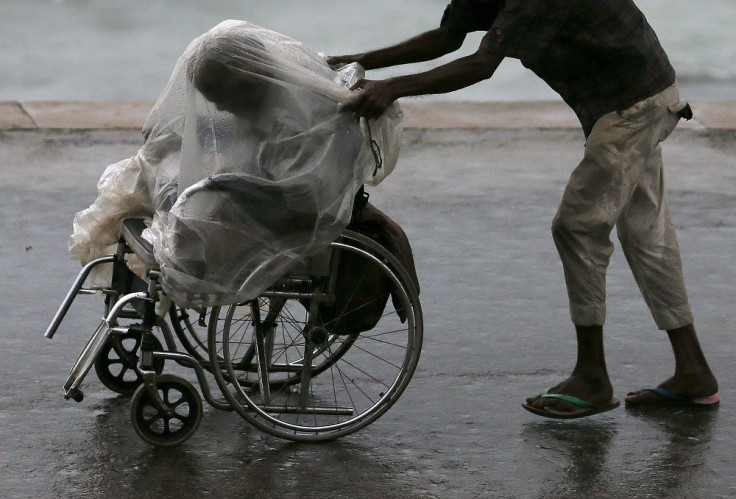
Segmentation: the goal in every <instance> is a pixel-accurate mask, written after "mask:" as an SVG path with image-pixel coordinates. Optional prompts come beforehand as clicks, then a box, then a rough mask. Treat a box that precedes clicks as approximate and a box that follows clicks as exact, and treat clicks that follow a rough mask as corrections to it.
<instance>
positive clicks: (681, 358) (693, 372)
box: [626, 324, 718, 405]
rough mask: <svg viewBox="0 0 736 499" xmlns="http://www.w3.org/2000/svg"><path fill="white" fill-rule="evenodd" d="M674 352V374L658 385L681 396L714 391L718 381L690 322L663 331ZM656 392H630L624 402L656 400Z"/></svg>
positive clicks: (703, 394)
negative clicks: (686, 324)
mask: <svg viewBox="0 0 736 499" xmlns="http://www.w3.org/2000/svg"><path fill="white" fill-rule="evenodd" d="M667 335H668V336H669V338H670V343H671V344H672V351H673V353H674V354H675V374H674V375H673V376H672V377H671V378H668V379H666V380H665V381H664V382H662V383H661V384H660V385H659V387H660V388H663V389H665V390H667V391H668V392H671V393H674V394H675V395H680V396H682V397H689V398H698V397H708V396H710V395H713V394H715V393H717V392H718V381H717V380H716V377H715V376H714V375H713V372H712V371H711V370H710V367H709V366H708V362H707V361H706V360H705V355H704V354H703V350H702V349H701V348H700V342H699V341H698V336H697V334H696V333H695V327H693V325H692V324H690V325H688V326H684V327H681V328H677V329H670V330H669V331H667ZM658 398H659V395H657V394H656V393H652V392H649V391H637V392H631V393H629V394H627V395H626V402H627V403H629V404H632V405H635V404H645V403H647V402H650V401H656V400H657V399H658Z"/></svg>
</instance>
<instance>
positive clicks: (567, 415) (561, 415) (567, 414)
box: [521, 388, 621, 419]
mask: <svg viewBox="0 0 736 499" xmlns="http://www.w3.org/2000/svg"><path fill="white" fill-rule="evenodd" d="M539 397H540V398H555V399H560V400H564V401H565V402H570V403H571V404H573V405H575V406H576V407H577V408H578V409H576V410H572V411H556V410H554V409H550V408H545V407H536V406H534V405H531V404H528V403H523V404H521V406H522V407H523V408H524V409H526V410H527V411H529V412H531V413H533V414H536V415H537V416H542V417H545V418H552V419H576V418H584V417H588V416H592V415H594V414H600V413H602V412H608V411H610V410H613V409H615V408H616V407H618V406H620V405H621V402H619V401H618V399H617V398H615V397H613V398H611V400H610V401H609V402H608V403H607V404H605V405H595V404H591V403H590V402H588V401H586V400H583V399H579V398H577V397H573V396H572V395H565V394H564V393H549V388H548V389H546V390H544V391H543V392H542V393H540V394H539Z"/></svg>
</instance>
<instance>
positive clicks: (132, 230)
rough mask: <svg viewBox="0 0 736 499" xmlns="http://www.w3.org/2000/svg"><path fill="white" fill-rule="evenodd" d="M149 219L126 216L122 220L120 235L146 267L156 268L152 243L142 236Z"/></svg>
mask: <svg viewBox="0 0 736 499" xmlns="http://www.w3.org/2000/svg"><path fill="white" fill-rule="evenodd" d="M150 220H151V219H150V218H145V217H133V218H126V219H125V220H123V227H122V230H121V231H120V237H121V238H122V239H123V240H124V241H125V243H126V244H127V245H128V247H129V248H130V249H131V251H132V252H133V253H134V254H135V255H136V256H137V257H138V258H140V259H141V261H142V262H143V263H144V264H145V265H146V266H147V267H150V268H154V269H157V268H158V262H157V261H156V258H154V256H153V245H152V244H151V243H150V242H148V241H147V240H146V239H145V238H144V237H143V231H144V230H146V228H147V227H148V224H150ZM147 222H148V223H147Z"/></svg>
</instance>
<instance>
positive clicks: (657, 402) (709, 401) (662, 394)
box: [626, 386, 721, 407]
mask: <svg viewBox="0 0 736 499" xmlns="http://www.w3.org/2000/svg"><path fill="white" fill-rule="evenodd" d="M642 392H652V393H656V394H657V395H659V397H657V398H655V399H652V400H647V401H642V402H636V401H632V402H629V401H627V402H626V405H627V406H630V407H644V406H655V407H666V406H680V407H682V406H686V407H714V406H717V405H718V404H720V402H721V398H720V397H719V396H718V394H717V393H714V394H713V395H710V396H708V397H695V398H691V397H683V396H682V395H675V394H674V393H672V392H668V391H667V390H665V389H664V388H659V387H658V386H654V387H651V388H643V389H641V390H639V391H638V392H636V393H642Z"/></svg>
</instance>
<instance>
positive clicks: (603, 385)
mask: <svg viewBox="0 0 736 499" xmlns="http://www.w3.org/2000/svg"><path fill="white" fill-rule="evenodd" d="M548 393H561V394H564V395H571V396H573V397H576V398H579V399H581V400H584V401H586V402H589V403H590V404H592V405H594V406H597V407H603V406H606V405H608V404H610V403H611V402H612V399H613V387H612V386H611V382H610V380H609V379H608V377H604V378H600V377H597V378H596V377H587V376H583V375H579V374H575V373H573V374H572V375H570V377H569V378H567V379H566V380H565V381H563V382H562V383H559V384H558V385H555V386H553V387H552V388H550V389H549V390H548ZM526 403H527V405H529V406H531V407H534V408H537V409H550V410H554V411H556V412H561V413H565V412H574V411H576V410H579V407H578V406H577V405H575V404H573V403H572V402H567V401H565V400H561V399H557V398H549V397H541V396H536V397H529V398H527V399H526Z"/></svg>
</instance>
